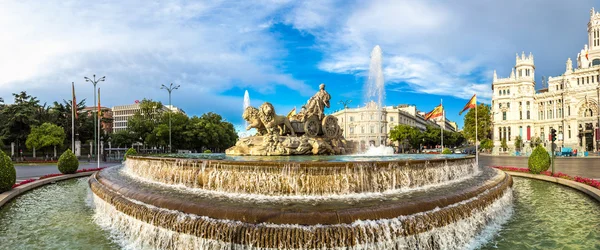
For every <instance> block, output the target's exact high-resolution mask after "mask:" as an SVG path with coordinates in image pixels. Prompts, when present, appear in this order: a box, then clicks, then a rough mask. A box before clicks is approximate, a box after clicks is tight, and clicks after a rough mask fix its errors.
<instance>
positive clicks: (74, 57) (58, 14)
mask: <svg viewBox="0 0 600 250" xmlns="http://www.w3.org/2000/svg"><path fill="white" fill-rule="evenodd" d="M286 4H287V3H286V2H283V1H260V2H254V3H252V4H251V3H246V2H231V1H207V2H192V3H189V2H188V1H177V0H172V1H158V2H148V1H116V0H113V1H91V2H90V1H10V0H9V1H3V2H1V3H0V30H2V32H3V35H2V36H0V71H2V72H0V96H3V97H5V99H8V100H7V101H10V100H9V99H11V98H9V97H8V93H11V92H16V91H21V90H27V91H28V92H30V93H32V94H34V95H36V96H39V97H40V99H42V100H57V99H63V98H64V99H68V98H69V96H70V87H68V86H70V82H72V81H74V82H75V83H76V85H77V89H78V92H79V91H81V92H79V93H80V94H78V96H79V98H88V100H90V99H91V96H92V91H89V90H88V89H90V90H91V85H90V84H89V83H85V82H84V81H83V77H84V76H89V77H91V75H92V74H97V75H99V76H101V75H106V82H103V83H100V84H99V86H101V87H102V89H103V92H104V93H107V94H105V95H103V99H104V100H105V102H104V103H107V104H108V105H120V104H126V103H129V102H132V101H133V100H135V99H141V98H144V97H147V98H153V99H159V100H161V99H165V98H164V96H166V92H165V93H163V92H161V91H156V90H157V89H158V88H159V87H160V84H162V83H164V84H168V83H170V82H175V83H177V84H181V85H182V88H181V91H185V95H189V97H190V98H191V99H192V100H194V102H195V103H197V105H203V104H206V105H207V106H211V107H213V108H215V109H220V110H224V111H225V112H227V108H225V107H226V106H230V105H231V106H232V107H233V106H235V104H229V103H228V102H230V101H231V98H228V97H225V96H221V93H223V92H224V91H226V90H228V89H231V88H233V87H240V88H249V89H253V90H254V91H258V92H263V93H269V92H272V91H273V90H274V88H275V87H276V86H285V87H287V88H289V89H291V90H294V91H297V92H299V93H300V94H303V95H308V94H311V93H312V92H313V91H312V88H310V87H309V86H307V85H306V84H305V83H304V82H302V81H298V80H296V79H294V78H293V77H292V76H291V75H289V74H284V73H281V72H280V70H278V69H277V68H276V67H275V66H274V65H276V64H277V61H278V60H281V58H279V57H280V55H281V54H282V53H281V52H282V50H283V48H281V47H280V45H279V44H278V41H277V40H275V39H274V38H273V37H272V36H271V35H270V33H269V30H268V29H269V28H270V25H271V23H272V18H273V16H274V15H275V14H276V13H277V12H278V11H279V10H280V9H281V8H283V7H285V5H286ZM208 100H210V101H211V102H207V101H208ZM215 103H218V104H220V105H214V104H215ZM240 103H241V102H240ZM211 104H212V105H211ZM190 105H192V107H194V104H193V103H191V104H190ZM190 108H191V107H190ZM190 108H188V110H189V109H190ZM194 109H196V107H194ZM206 109H207V108H204V109H202V108H200V110H201V111H206Z"/></svg>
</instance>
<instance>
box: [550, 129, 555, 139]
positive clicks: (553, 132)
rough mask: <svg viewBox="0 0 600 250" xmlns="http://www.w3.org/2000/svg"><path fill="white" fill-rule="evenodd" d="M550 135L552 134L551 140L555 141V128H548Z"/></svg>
mask: <svg viewBox="0 0 600 250" xmlns="http://www.w3.org/2000/svg"><path fill="white" fill-rule="evenodd" d="M550 135H551V136H552V141H553V142H555V141H556V129H552V130H550Z"/></svg>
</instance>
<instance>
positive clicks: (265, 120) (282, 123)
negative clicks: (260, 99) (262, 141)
mask: <svg viewBox="0 0 600 250" xmlns="http://www.w3.org/2000/svg"><path fill="white" fill-rule="evenodd" d="M258 117H259V118H260V121H261V122H262V124H263V125H264V126H265V128H266V129H267V133H268V134H274V133H275V132H277V131H275V129H279V135H285V134H286V133H287V132H289V133H290V134H292V135H293V136H295V135H296V133H295V132H294V129H293V128H292V124H290V120H289V119H288V118H287V117H285V116H282V115H277V114H276V113H275V108H274V107H273V105H272V104H271V103H268V102H265V103H263V104H262V105H260V108H259V110H258Z"/></svg>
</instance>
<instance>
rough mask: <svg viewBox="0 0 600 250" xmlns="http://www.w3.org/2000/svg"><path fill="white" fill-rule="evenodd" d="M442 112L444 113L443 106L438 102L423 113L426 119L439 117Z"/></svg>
mask: <svg viewBox="0 0 600 250" xmlns="http://www.w3.org/2000/svg"><path fill="white" fill-rule="evenodd" d="M443 114H444V107H443V106H442V104H440V105H438V106H437V107H435V108H434V109H433V110H432V111H431V112H429V113H427V114H425V120H426V121H427V120H429V119H431V118H436V117H440V116H442V115H443Z"/></svg>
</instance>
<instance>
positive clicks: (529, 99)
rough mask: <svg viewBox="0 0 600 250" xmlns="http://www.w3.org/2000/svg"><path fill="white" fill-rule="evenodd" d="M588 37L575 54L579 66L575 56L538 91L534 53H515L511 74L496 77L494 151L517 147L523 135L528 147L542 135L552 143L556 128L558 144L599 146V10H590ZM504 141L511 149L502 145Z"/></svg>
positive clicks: (590, 148) (581, 148)
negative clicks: (519, 138)
mask: <svg viewBox="0 0 600 250" xmlns="http://www.w3.org/2000/svg"><path fill="white" fill-rule="evenodd" d="M587 30H588V42H589V44H590V46H589V47H588V45H587V44H586V45H585V46H584V48H583V49H582V50H581V51H580V53H578V54H577V67H576V68H573V62H572V60H571V58H568V59H567V61H566V65H565V72H564V73H563V74H562V75H560V76H555V77H549V78H548V84H547V86H544V88H543V89H540V90H538V91H537V92H536V90H535V64H534V59H533V55H532V54H529V55H528V56H525V54H524V53H522V54H521V55H520V56H519V55H518V54H517V57H516V62H515V66H514V68H513V69H512V71H511V73H510V76H509V77H508V78H498V77H497V75H496V72H495V71H494V75H493V80H492V90H493V95H492V115H493V119H492V120H493V122H492V124H493V128H492V129H493V139H494V151H493V152H495V153H497V152H502V151H514V150H515V148H516V147H515V145H514V140H515V139H516V138H517V136H521V138H522V140H523V145H522V146H521V148H524V149H525V150H526V151H527V150H531V149H530V148H529V142H530V141H532V140H534V139H536V138H540V139H541V141H542V142H543V144H544V145H545V146H547V147H549V143H550V138H549V134H550V131H551V130H552V129H556V131H557V141H556V144H557V146H558V147H570V148H572V149H578V150H579V152H583V151H598V149H599V148H600V147H599V145H598V141H599V140H600V134H599V133H598V123H599V122H600V114H599V113H598V111H599V107H598V105H599V102H598V100H599V99H600V13H598V12H595V11H594V9H592V11H591V12H590V22H589V23H588V29H587ZM503 139H504V140H506V143H507V146H508V150H504V149H502V148H501V142H502V140H503Z"/></svg>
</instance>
